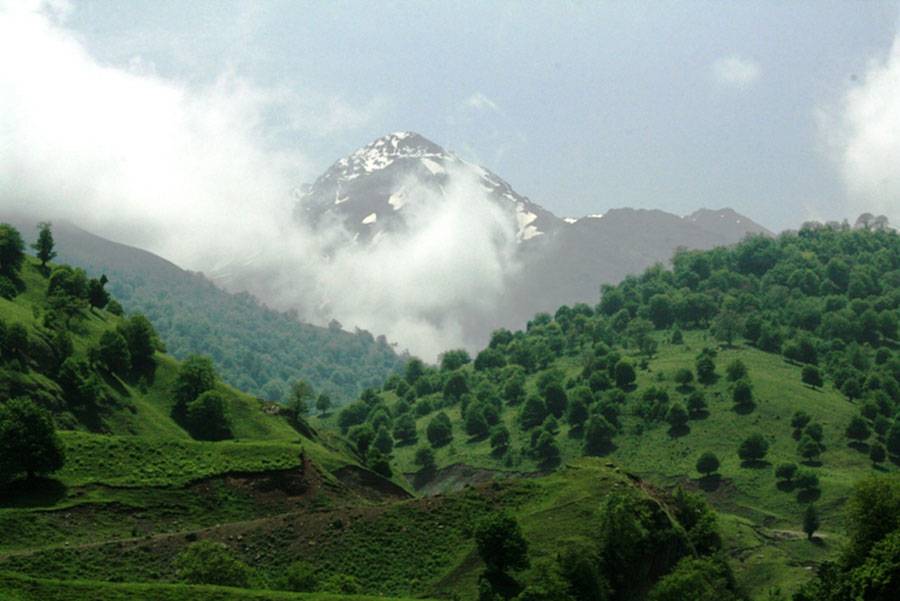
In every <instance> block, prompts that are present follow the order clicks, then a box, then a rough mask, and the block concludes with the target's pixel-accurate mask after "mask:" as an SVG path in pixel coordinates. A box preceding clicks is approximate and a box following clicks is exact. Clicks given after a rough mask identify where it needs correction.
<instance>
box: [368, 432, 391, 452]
mask: <svg viewBox="0 0 900 601" xmlns="http://www.w3.org/2000/svg"><path fill="white" fill-rule="evenodd" d="M372 446H374V447H375V448H376V449H378V450H379V451H380V452H381V453H383V454H384V455H390V454H391V452H393V450H394V439H393V438H392V437H391V433H390V432H388V430H387V428H385V427H384V426H381V427H380V428H378V432H377V433H376V434H375V440H374V441H373V442H372Z"/></svg>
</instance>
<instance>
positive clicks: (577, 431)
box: [568, 426, 584, 438]
mask: <svg viewBox="0 0 900 601" xmlns="http://www.w3.org/2000/svg"><path fill="white" fill-rule="evenodd" d="M583 436H584V428H582V427H581V426H576V427H574V428H571V429H569V434H568V437H569V438H582V437H583Z"/></svg>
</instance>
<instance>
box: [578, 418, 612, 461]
mask: <svg viewBox="0 0 900 601" xmlns="http://www.w3.org/2000/svg"><path fill="white" fill-rule="evenodd" d="M615 432H616V430H615V428H613V426H612V425H611V424H610V423H609V422H608V421H607V420H606V418H604V417H603V416H602V415H592V416H591V418H590V419H589V420H588V421H587V426H585V428H584V452H585V454H586V455H602V454H603V453H605V452H606V451H607V450H608V449H609V447H610V445H611V444H612V437H613V435H614V434H615Z"/></svg>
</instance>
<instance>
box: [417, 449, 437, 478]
mask: <svg viewBox="0 0 900 601" xmlns="http://www.w3.org/2000/svg"><path fill="white" fill-rule="evenodd" d="M413 461H414V462H415V464H416V465H418V466H419V471H420V472H422V473H426V474H427V473H429V472H431V471H433V470H434V468H435V463H434V451H432V450H431V447H419V448H418V449H416V456H415V458H414V459H413Z"/></svg>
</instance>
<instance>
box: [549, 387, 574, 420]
mask: <svg viewBox="0 0 900 601" xmlns="http://www.w3.org/2000/svg"><path fill="white" fill-rule="evenodd" d="M568 402H569V399H568V396H567V395H566V391H565V389H564V388H563V387H562V385H561V384H560V383H559V382H553V383H551V384H549V385H548V386H547V387H546V388H544V403H545V404H546V407H547V411H548V412H549V413H550V414H551V415H553V416H554V417H556V418H560V417H562V416H563V414H564V413H565V412H566V406H567V404H568Z"/></svg>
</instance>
